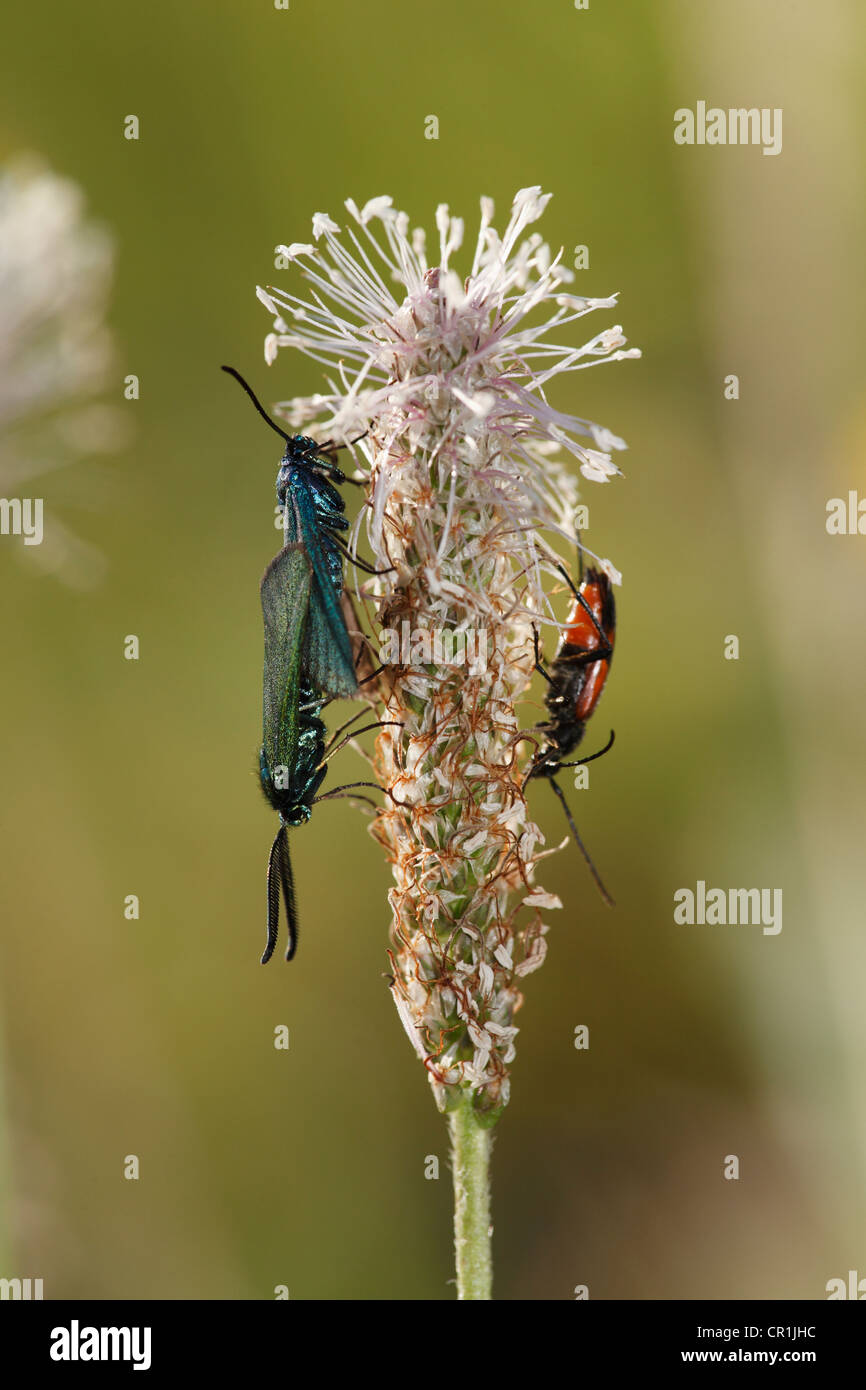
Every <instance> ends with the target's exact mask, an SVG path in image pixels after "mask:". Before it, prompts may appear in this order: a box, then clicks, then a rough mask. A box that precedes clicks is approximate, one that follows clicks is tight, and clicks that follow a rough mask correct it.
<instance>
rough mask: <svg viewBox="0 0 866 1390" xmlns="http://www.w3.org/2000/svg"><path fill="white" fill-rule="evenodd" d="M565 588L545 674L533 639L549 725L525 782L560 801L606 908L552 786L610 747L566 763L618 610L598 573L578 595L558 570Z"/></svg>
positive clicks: (604, 663)
mask: <svg viewBox="0 0 866 1390" xmlns="http://www.w3.org/2000/svg"><path fill="white" fill-rule="evenodd" d="M561 573H562V575H563V576H564V578H565V581H566V583H567V584H568V587H569V588H570V589H571V592H572V594H573V595H574V606H573V608H572V610H571V612H570V613H569V616H568V621H567V622H566V625H565V629H564V631H563V633H562V637H561V639H560V643H559V646H558V647H557V650H556V655H555V657H554V658H553V661H552V662H551V664H550V668H549V669H547V668H546V667H545V666H544V663H543V662H542V660H541V653H540V651H539V647H538V630H537V629H536V631H535V633H534V638H535V669H536V670H537V671H538V672H539V673H540V675H542V676H543V677H544V679H545V680H546V681H547V686H548V689H547V694H546V696H545V698H544V703H545V704H546V706H547V710H548V714H549V716H550V717H549V719H548V720H547V722H546V723H544V724H540V725H539V726H538V732H539V733H541V734H543V735H544V736H545V738H544V743H543V744H542V745H541V746H540V747H539V748H537V749H536V751H535V753H534V754H533V756H532V760H531V762H530V764H529V767H528V768H527V770H526V775H525V778H524V782H528V781H529V780H530V778H532V777H546V778H547V780H548V782H549V783H550V785H551V787H552V788H553V790H554V792H555V793H556V795H557V796H558V797H559V800H560V801H561V802H562V806H563V810H564V811H565V814H566V818H567V820H568V824H569V827H570V828H571V833H572V835H573V836H574V838H575V840H576V842H577V845H578V847H579V849H580V851H581V853H582V855H583V857H584V859H585V860H586V862H587V864H588V865H589V868H590V871H591V873H592V876H593V878H594V879H595V881H596V884H597V885H598V889H599V892H600V893H601V895H602V897H603V898H604V900H605V902H606V903H607V904H608V906H611V907H612V906H613V899H612V898H611V896H610V894H609V893H608V891H607V889H606V888H605V886H604V884H603V883H602V881H601V878H600V877H599V874H598V871H597V869H596V867H595V865H594V864H593V862H592V860H591V859H590V857H589V855H588V853H587V851H586V848H585V847H584V844H583V841H582V840H581V838H580V836H579V834H578V833H577V826H576V825H575V823H574V819H573V817H572V815H571V812H570V811H569V809H568V804H567V802H566V800H565V796H564V794H563V791H562V788H561V787H560V786H559V785H558V783H557V782H556V774H557V773H558V772H560V771H561V770H562V769H563V768H570V767H580V766H581V765H582V764H584V763H591V762H593V761H594V760H595V759H596V758H600V757H602V756H603V755H604V754H605V753H607V752H608V750H609V749H610V748H611V747H612V746H613V741H614V734H613V730H611V735H610V738H609V739H608V741H607V743H606V744H605V746H604V748H602V749H600V750H599V752H598V753H591V754H590V755H589V757H586V758H577V759H575V760H574V761H572V762H566V761H565V759H566V758H568V756H569V754H571V753H573V752H574V750H575V748H577V746H578V744H579V743H580V741H581V739H582V738H583V735H584V733H585V731H586V722H587V720H588V719H589V717H590V715H591V714H592V713H593V711H594V709H595V707H596V705H597V704H598V702H599V700H600V699H601V694H602V691H603V690H604V685H605V681H606V680H607V676H608V672H609V670H610V665H611V662H612V661H613V644H614V639H615V637H616V604H615V602H614V597H613V588H612V585H611V582H610V579H609V578H608V576H607V575H606V574H605V572H604V570H601V569H588V570H587V571H586V573H585V574H584V575H583V577H582V579H581V582H580V588H579V589H576V588H575V587H574V584H573V583H572V581H571V578H570V576H569V575H568V573H567V571H566V570H565V569H561Z"/></svg>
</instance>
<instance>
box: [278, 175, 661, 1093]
mask: <svg viewBox="0 0 866 1390" xmlns="http://www.w3.org/2000/svg"><path fill="white" fill-rule="evenodd" d="M548 201H549V195H545V194H542V193H541V191H540V189H538V188H528V189H523V190H522V191H521V192H520V193H518V194H517V196H516V198H515V199H514V203H513V205H512V209H511V215H510V218H509V220H508V224H507V226H506V228H505V230H504V232H503V233H502V234H501V235H500V234H499V233H498V232H497V231H496V230H495V228H494V225H493V217H494V209H493V204H492V202H491V201H490V200H489V199H487V198H485V199H482V202H481V217H480V225H479V228H478V233H477V236H476V238H475V245H474V250H473V251H472V257H471V265H470V267H469V270H468V273H466V274H465V275H463V274H460V273H458V271H457V269H456V268H455V266H454V264H453V263H454V261H455V259H456V258H457V257H458V254H459V253H460V252H461V251H462V249H463V243H464V224H463V221H462V220H461V219H460V218H458V217H453V216H451V214H450V213H449V210H448V208H447V207H444V206H443V207H440V208H439V209H438V210H437V213H436V226H437V231H438V244H437V246H436V249H435V253H434V254H433V256H431V255H430V254H428V248H427V238H426V236H425V233H424V232H423V230H421V229H419V228H414V229H413V228H410V224H409V220H408V218H407V216H406V214H405V213H402V212H397V211H395V209H394V208H393V207H392V203H391V199H390V198H384V197H383V198H374V199H373V200H371V201H370V202H368V203H367V204H366V205H365V206H364V207H363V208H361V209H359V208H358V207H357V206H356V205H355V203H353V202H352V201H349V202H347V203H346V209H347V212H348V219H347V220H346V223H345V227H341V226H339V225H338V224H337V223H336V222H335V221H334V220H333V219H332V218H331V217H329V216H327V215H325V214H321V213H320V214H317V215H316V216H315V217H314V219H313V240H312V242H310V243H303V244H302V243H295V244H293V245H291V246H285V247H281V248H278V249H279V251H280V253H281V255H282V256H283V257H284V260H285V262H286V263H295V264H297V265H298V266H299V267H300V270H301V274H302V276H303V278H304V280H305V281H306V282H307V290H306V293H305V294H295V293H289V292H288V291H285V290H279V289H274V288H269V289H267V290H263V289H260V290H259V291H258V293H259V298H260V299H261V300H262V301H263V303H264V304H265V306H266V307H267V309H268V310H269V312H270V313H271V315H272V317H273V331H272V332H271V333H270V334H269V335H268V337H267V338H266V341H265V355H266V358H267V360H268V361H269V362H273V361H274V360H275V358H276V356H277V354H278V352H279V350H280V349H281V348H292V349H297V350H300V351H301V352H303V353H305V354H307V355H308V356H310V357H312V358H314V359H315V360H316V361H318V362H320V363H321V364H322V365H323V366H324V367H325V369H326V373H327V386H326V389H325V390H324V391H323V392H322V393H321V394H317V395H315V396H312V397H307V398H299V399H295V400H293V401H291V402H286V403H284V404H283V405H282V406H281V407H278V409H279V410H280V411H281V413H283V414H284V416H285V418H286V419H288V420H289V421H290V422H291V423H292V424H293V425H294V426H296V427H298V426H302V425H306V424H307V423H309V422H310V421H313V420H315V421H317V422H318V426H319V428H320V429H321V430H322V431H323V432H324V433H325V434H327V435H328V436H329V437H332V438H337V439H344V440H349V439H353V438H354V437H355V436H358V435H363V436H364V438H363V439H362V441H361V445H360V448H361V451H362V452H363V455H364V457H365V459H366V460H367V462H368V465H369V467H368V470H367V480H368V484H369V492H368V499H367V506H366V507H364V508H362V511H361V514H360V516H359V520H358V528H360V526H361V525H364V526H365V528H366V536H367V540H368V543H369V544H370V546H371V547H372V550H373V554H374V556H375V557H376V568H377V569H378V570H379V571H381V573H380V574H379V575H378V576H377V577H376V578H375V580H373V581H368V582H367V585H366V592H367V594H368V595H369V596H372V598H373V599H375V601H376V602H377V603H378V615H379V624H380V627H381V628H382V629H384V630H385V631H384V632H382V633H380V637H381V639H382V642H383V647H382V653H381V655H382V657H383V659H384V661H385V662H386V667H385V670H384V672H383V674H382V676H381V677H380V679H379V685H378V695H379V703H380V709H381V717H382V719H383V720H384V721H387V723H386V724H385V726H384V727H383V728H382V729H381V731H380V733H379V735H378V739H377V746H376V758H375V764H376V769H377V773H378V776H379V778H380V780H381V783H382V785H383V787H384V788H385V789H386V792H387V794H386V797H385V805H384V808H383V809H382V810H381V811H380V812H379V814H378V816H377V817H376V820H375V821H374V824H373V830H374V834H375V835H376V837H377V839H378V840H379V841H380V842H381V844H382V845H383V846H384V847H385V850H386V852H387V855H388V857H389V859H390V861H391V864H392V868H393V877H394V884H393V887H392V889H391V892H390V908H391V928H390V932H391V958H392V962H393V965H392V971H393V985H392V993H393V997H394V1001H395V1004H396V1006H397V1010H398V1013H399V1015H400V1018H401V1020H402V1023H403V1026H404V1028H405V1030H406V1033H407V1034H408V1036H409V1039H410V1041H411V1043H412V1045H413V1047H414V1048H415V1051H416V1052H417V1054H418V1056H419V1058H420V1059H421V1060H422V1061H423V1063H424V1065H425V1067H426V1068H427V1072H428V1075H429V1078H430V1081H431V1084H432V1086H433V1091H434V1095H435V1097H436V1100H437V1103H438V1104H439V1106H440V1108H442V1109H446V1110H450V1109H451V1108H453V1106H454V1105H455V1104H456V1103H457V1101H458V1099H461V1098H464V1097H465V1094H466V1092H467V1091H468V1092H470V1093H471V1097H472V1102H473V1105H474V1107H475V1109H476V1111H477V1112H479V1113H480V1114H483V1115H485V1116H488V1117H489V1118H490V1119H491V1120H492V1119H493V1118H495V1116H496V1115H497V1114H498V1113H499V1111H500V1110H501V1108H502V1106H503V1105H504V1104H505V1103H506V1101H507V1099H508V1092H509V1066H510V1063H511V1061H512V1060H513V1058H514V1054H515V1037H516V1034H517V1031H518V1030H517V1028H516V1026H515V1022H514V1019H515V1015H516V1013H517V1010H518V1008H519V1007H520V1005H521V1003H522V993H521V983H522V980H523V978H524V977H525V976H526V975H528V974H530V973H531V972H532V971H534V970H536V969H537V968H538V967H539V966H540V965H541V964H542V962H543V960H544V957H545V952H546V940H545V938H546V935H547V931H548V924H547V922H546V920H545V915H546V913H547V912H549V911H550V910H552V909H555V908H557V907H560V906H561V904H560V903H559V901H558V899H556V898H555V897H553V896H552V895H551V894H549V893H547V892H545V891H544V889H543V888H542V887H541V886H540V884H539V883H538V881H537V865H538V862H539V860H540V859H541V858H542V857H543V855H544V853H545V850H544V848H543V844H544V842H543V838H542V835H541V833H540V831H539V829H538V827H537V826H536V825H535V823H534V822H533V820H532V818H531V815H530V812H529V808H528V806H527V801H526V797H525V794H524V784H523V783H524V773H523V770H522V769H523V768H524V767H525V762H526V756H525V755H526V749H527V742H526V739H525V738H524V736H523V735H524V731H525V730H526V727H527V722H528V724H529V725H530V727H531V724H532V720H531V719H529V720H528V721H525V722H524V723H521V722H520V719H519V717H518V712H517V705H518V701H519V700H520V698H521V696H523V695H524V694H525V692H526V690H527V688H528V685H529V682H530V679H531V676H532V672H533V668H534V655H533V629H534V628H536V629H538V628H541V627H543V625H548V626H549V625H552V624H553V618H552V608H551V604H550V599H549V596H548V591H549V590H550V589H551V587H552V583H551V581H558V571H557V570H556V569H555V563H556V558H557V557H556V555H555V552H554V550H553V549H552V545H553V542H554V540H555V539H556V538H559V539H560V540H565V541H568V542H570V543H571V544H572V545H574V544H577V543H579V537H578V535H577V534H576V531H575V524H574V519H575V507H576V503H577V479H576V477H575V474H574V471H573V469H572V468H570V467H569V466H568V464H567V463H566V462H564V461H563V456H566V457H567V456H568V455H570V456H571V457H572V458H573V459H574V460H575V461H576V463H577V466H578V470H579V472H580V473H581V474H582V475H583V477H584V478H585V479H587V480H589V481H592V482H606V481H607V480H608V479H609V478H611V477H612V476H613V475H615V474H617V473H618V472H619V468H618V467H617V465H616V463H615V462H614V455H615V454H616V453H617V452H618V451H620V450H621V449H623V448H624V447H625V445H624V443H623V441H622V440H621V439H619V438H617V437H616V436H615V435H613V434H611V433H610V432H609V431H607V430H605V429H602V428H600V427H599V426H598V425H595V424H593V423H592V422H591V421H589V420H585V419H581V418H579V417H577V416H574V415H569V414H566V413H564V412H563V411H561V410H559V409H557V408H556V407H555V406H554V405H553V404H551V403H550V402H549V400H548V391H549V388H550V386H551V383H552V382H553V379H554V378H555V377H557V376H560V375H562V374H565V373H568V372H577V371H582V370H583V369H584V368H585V367H588V366H592V365H595V364H598V363H601V362H611V361H615V360H617V359H619V358H624V357H637V356H639V353H638V352H637V351H636V350H635V349H625V348H624V343H625V339H624V338H623V335H622V330H621V329H620V328H619V327H618V326H614V327H606V328H605V329H603V330H602V331H601V332H599V333H598V334H596V335H595V336H594V337H592V338H591V339H590V340H589V341H588V342H585V343H583V345H582V346H575V345H574V344H573V343H570V342H569V341H568V339H569V338H570V337H571V336H572V333H573V328H574V325H575V323H576V322H577V321H578V320H579V319H582V318H583V317H584V316H585V315H588V314H590V313H591V312H593V311H595V310H598V309H613V308H614V307H615V304H616V299H615V297H614V296H612V297H610V298H606V299H587V298H583V297H582V296H578V295H575V294H573V293H571V292H570V291H569V290H568V289H567V288H566V287H567V286H568V284H569V282H570V281H571V280H572V274H571V272H570V271H569V270H568V269H567V268H566V267H565V266H564V265H563V264H562V259H561V253H560V255H559V256H553V255H551V252H550V250H549V248H548V246H547V245H546V244H545V242H544V241H543V240H542V238H541V236H540V235H539V234H538V233H537V232H534V231H531V230H530V228H531V227H532V226H533V224H534V223H535V222H536V221H537V220H538V219H539V217H540V216H541V214H542V213H543V211H544V209H545V207H546V205H547V202H548ZM596 559H598V557H596ZM600 563H602V564H603V565H604V567H605V568H606V569H607V572H608V574H609V575H610V576H611V578H613V579H614V580H617V581H618V579H619V576H618V575H617V573H616V571H615V569H614V568H613V566H612V565H611V564H610V562H609V561H600ZM395 634H396V637H395ZM386 639H387V641H386ZM528 746H529V747H531V742H530V743H529V745H528Z"/></svg>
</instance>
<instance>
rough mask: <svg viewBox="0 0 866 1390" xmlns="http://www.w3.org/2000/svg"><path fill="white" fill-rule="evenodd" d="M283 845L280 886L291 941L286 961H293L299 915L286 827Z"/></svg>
mask: <svg viewBox="0 0 866 1390" xmlns="http://www.w3.org/2000/svg"><path fill="white" fill-rule="evenodd" d="M282 833H283V843H282V847H281V849H280V857H279V865H280V884H281V886H282V890H283V904H284V906H285V909H286V926H287V927H288V932H289V939H288V943H287V945H286V960H291V959H292V956H293V955H294V954H295V952H296V951H297V949H298V913H297V909H296V907H295V880H294V878H293V877H292V861H291V859H290V858H289V837H288V833H287V831H286V827H285V826H283V828H282Z"/></svg>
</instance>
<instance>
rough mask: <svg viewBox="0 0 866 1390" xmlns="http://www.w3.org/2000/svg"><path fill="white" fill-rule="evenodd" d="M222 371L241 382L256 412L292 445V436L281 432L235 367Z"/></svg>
mask: <svg viewBox="0 0 866 1390" xmlns="http://www.w3.org/2000/svg"><path fill="white" fill-rule="evenodd" d="M221 370H222V371H224V372H228V374H229V376H233V377H234V379H235V381H238V382H240V384H241V386H242V387H243V388H244V390H245V391H246V393H247V395H248V396H249V398H250V400H251V401H252V403H253V405H254V406H255V408H256V410H257V411H258V412H259V414H260V415H261V417H262V419H263V420H266V421H267V423H268V424H269V425H270V427H271V429H272V430H274V431H275V433H277V434H279V435H281V436H282V438H283V439H285V441H286V443H287V444H291V442H292V435H290V434H286V432H285V430H281V429H280V427H279V425H277V424H275V423H274V421H273V420H272V419H271V417H270V415H269V414H268V412H267V411H266V410H265V408H264V406H263V405H262V403H261V401H260V400H259V398H258V396H257V395H256V393H255V391H254V390H253V388H252V387H251V386H250V385H249V384H248V383H247V382H246V381H244V379H243V377H242V376H241V374H240V372H236V371H235V369H234V367H223V368H222V369H221Z"/></svg>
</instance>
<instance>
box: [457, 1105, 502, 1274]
mask: <svg viewBox="0 0 866 1390" xmlns="http://www.w3.org/2000/svg"><path fill="white" fill-rule="evenodd" d="M448 1125H449V1128H450V1131H451V1160H452V1167H453V1170H454V1251H455V1258H456V1264H457V1297H458V1299H476V1300H478V1299H481V1300H484V1299H490V1298H492V1297H493V1292H492V1290H493V1265H492V1261H491V1257H490V1237H491V1235H492V1232H493V1227H492V1226H491V1224H490V1148H491V1134H492V1130H491V1128H490V1124H489V1121H488V1122H487V1124H486V1125H485V1123H484V1121H483V1119H481V1118H480V1117H479V1115H478V1114H477V1112H476V1110H475V1108H474V1107H473V1104H472V1096H471V1093H470V1092H469V1091H466V1092H464V1094H463V1097H462V1099H461V1101H460V1104H459V1106H458V1107H457V1109H456V1110H452V1111H451V1112H450V1114H449V1116H448Z"/></svg>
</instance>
